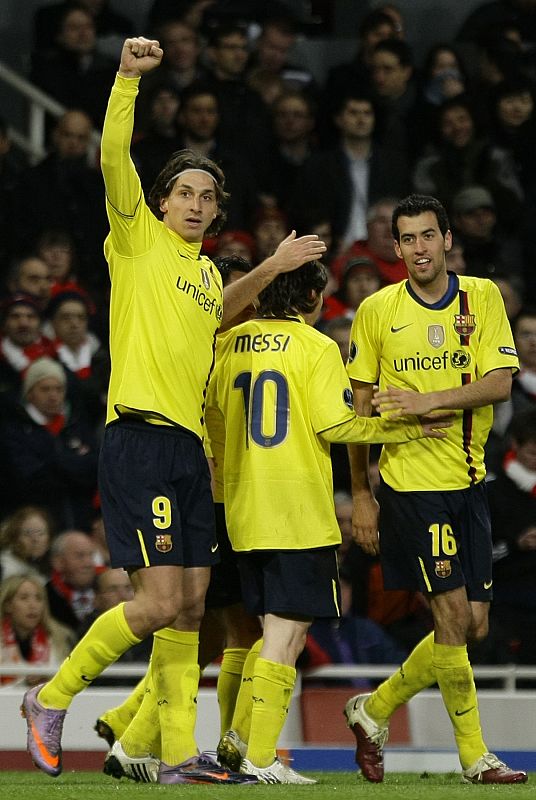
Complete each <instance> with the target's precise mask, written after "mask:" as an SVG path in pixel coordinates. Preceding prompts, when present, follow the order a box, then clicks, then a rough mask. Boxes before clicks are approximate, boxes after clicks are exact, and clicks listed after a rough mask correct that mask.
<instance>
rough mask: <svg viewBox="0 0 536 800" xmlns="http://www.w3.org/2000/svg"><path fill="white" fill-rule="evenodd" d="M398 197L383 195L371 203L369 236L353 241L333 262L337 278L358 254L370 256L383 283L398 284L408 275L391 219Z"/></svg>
mask: <svg viewBox="0 0 536 800" xmlns="http://www.w3.org/2000/svg"><path fill="white" fill-rule="evenodd" d="M397 204H398V200H396V199H395V198H393V197H382V198H380V199H379V200H378V201H377V202H375V203H372V205H371V206H370V207H369V210H368V214H367V237H366V239H362V240H359V241H357V242H354V243H353V245H352V246H351V247H350V248H349V249H348V250H346V252H344V253H343V254H342V255H340V256H339V257H338V258H337V259H335V261H334V262H333V264H332V270H333V274H334V275H335V277H336V278H337V279H338V280H340V279H341V278H342V275H343V273H344V270H345V267H346V264H347V263H348V261H349V260H350V259H351V258H355V257H356V256H368V257H369V258H371V259H372V260H373V261H374V263H375V264H376V267H377V268H378V271H379V273H380V275H381V280H382V286H387V285H388V284H390V283H398V282H399V281H403V280H405V279H406V278H407V277H408V271H407V269H406V265H405V264H404V261H403V259H401V258H398V256H397V254H396V253H395V248H394V245H393V232H392V228H391V218H392V216H393V211H394V209H395V206H396V205H397Z"/></svg>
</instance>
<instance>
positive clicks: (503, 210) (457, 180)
mask: <svg viewBox="0 0 536 800" xmlns="http://www.w3.org/2000/svg"><path fill="white" fill-rule="evenodd" d="M436 123H437V141H436V143H435V145H434V149H433V151H432V152H430V153H429V154H427V155H424V156H422V157H421V158H420V159H418V160H417V162H416V164H415V170H414V174H413V186H414V188H415V190H416V191H418V192H421V193H423V194H433V195H434V196H436V197H438V198H440V200H441V202H442V203H443V204H444V205H445V207H446V208H447V210H448V211H449V212H450V213H452V210H453V206H452V202H453V199H454V195H455V194H456V193H457V192H459V191H461V190H462V189H464V188H466V187H468V186H474V185H478V186H483V187H485V188H486V189H487V190H488V191H489V192H490V193H491V196H492V198H493V202H494V205H495V208H496V213H497V218H498V220H499V222H500V224H501V226H503V227H504V228H506V229H508V230H512V229H515V227H516V226H517V225H518V224H519V220H520V219H521V214H522V205H523V190H522V188H521V185H520V183H519V181H518V179H517V175H516V172H515V169H514V167H513V165H512V164H511V162H510V160H509V159H508V158H507V157H506V155H505V153H504V151H502V150H499V149H498V148H495V147H492V146H491V145H490V144H489V142H488V140H487V139H486V137H483V136H482V135H481V134H480V132H479V131H478V130H477V126H476V122H475V117H474V112H473V108H472V106H471V104H470V101H469V100H468V99H467V98H465V97H462V96H459V97H454V98H453V99H452V100H446V101H445V102H444V103H443V105H442V106H440V107H439V108H438V111H437V118H436Z"/></svg>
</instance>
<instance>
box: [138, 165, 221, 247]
mask: <svg viewBox="0 0 536 800" xmlns="http://www.w3.org/2000/svg"><path fill="white" fill-rule="evenodd" d="M186 169H203V170H205V171H206V172H208V173H209V174H210V175H212V177H213V178H214V183H215V185H216V203H217V206H218V212H217V214H216V217H215V219H214V220H213V221H212V222H211V224H210V225H209V227H208V228H207V230H206V232H205V233H206V235H207V236H213V235H214V234H216V233H218V231H219V230H220V228H221V227H222V225H223V223H224V222H225V219H226V217H227V215H226V213H225V209H224V203H225V201H226V200H227V199H228V198H229V194H228V192H226V191H225V189H224V185H225V175H224V174H223V171H222V170H221V169H220V167H219V166H218V165H217V164H216V162H215V161H212V159H211V158H207V157H206V156H202V155H198V154H197V153H194V152H193V151H192V150H177V151H176V152H175V153H173V155H172V156H171V157H170V158H169V160H168V161H167V163H166V164H165V166H164V168H163V169H162V170H161V171H160V173H159V174H158V175H157V177H156V180H155V182H154V184H153V187H152V189H151V191H150V192H149V196H148V198H147V203H148V205H149V208H150V209H151V211H152V212H153V214H155V216H157V217H158V219H162V217H163V214H162V211H161V210H160V203H161V202H162V200H165V199H166V197H169V195H170V192H171V190H172V188H173V185H174V183H175V180H176V176H177V175H178V174H179V173H181V172H184V170H186Z"/></svg>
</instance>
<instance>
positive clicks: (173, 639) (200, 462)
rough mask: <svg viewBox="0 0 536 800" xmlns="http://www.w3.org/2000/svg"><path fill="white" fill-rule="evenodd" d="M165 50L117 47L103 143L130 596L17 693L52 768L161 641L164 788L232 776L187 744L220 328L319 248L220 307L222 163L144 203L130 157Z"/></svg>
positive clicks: (284, 249) (111, 520)
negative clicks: (206, 425) (118, 668)
mask: <svg viewBox="0 0 536 800" xmlns="http://www.w3.org/2000/svg"><path fill="white" fill-rule="evenodd" d="M162 55H163V52H162V50H161V48H160V46H159V43H158V42H157V41H154V40H148V39H145V38H143V37H137V38H132V39H127V40H126V41H125V43H124V45H123V49H122V52H121V60H120V64H119V72H118V75H117V77H116V80H115V83H114V86H113V88H112V92H111V96H110V101H109V105H108V110H107V113H106V119H105V123H104V129H103V137H102V157H101V164H102V170H103V175H104V180H105V185H106V208H107V213H108V218H109V222H110V233H109V235H108V237H107V239H106V242H105V253H106V257H107V260H108V263H109V268H110V277H111V283H112V291H111V307H110V331H111V333H110V349H111V361H112V372H111V378H110V387H109V394H108V412H107V427H106V431H105V434H104V440H103V445H102V451H101V459H100V476H99V487H100V495H101V501H102V509H103V517H104V523H105V528H106V535H107V540H108V546H109V549H110V553H111V560H112V565H113V566H114V567H120V566H122V567H125V568H126V569H128V571H129V573H130V575H131V580H132V584H133V587H134V599H133V600H131V601H128V602H126V603H124V604H121V605H119V606H117V607H116V608H114V609H111V610H110V611H107V612H106V613H105V614H103V615H102V616H101V617H99V619H98V620H96V621H95V623H94V625H93V626H92V627H91V628H90V630H89V631H88V633H87V634H86V635H85V636H84V638H83V639H82V640H81V641H80V642H79V644H78V645H77V646H76V647H75V649H74V650H73V652H72V653H71V655H70V656H69V658H68V659H67V660H66V661H65V662H64V663H63V664H62V665H61V667H60V669H59V670H58V672H57V673H56V675H55V676H54V677H53V678H52V679H51V680H50V681H49V682H48V683H46V684H45V685H44V686H37V687H34V688H32V689H31V690H29V692H27V693H26V694H25V696H24V699H23V703H22V712H23V714H24V716H25V717H26V721H27V726H28V749H29V751H30V754H31V757H32V759H33V761H34V763H35V764H36V766H38V767H39V768H40V769H42V770H44V771H45V772H47V774H49V775H52V776H57V775H59V774H60V773H61V769H62V765H61V732H62V726H63V721H64V718H65V714H66V710H67V708H68V707H69V705H70V703H71V701H72V699H73V697H74V696H75V695H76V694H77V693H78V692H80V691H81V690H82V689H83V688H84V687H85V686H87V685H88V684H90V683H91V682H92V681H93V680H94V679H95V678H96V677H97V676H98V675H99V674H100V672H102V670H103V669H105V668H106V667H107V666H108V665H109V664H111V663H112V662H113V661H115V660H116V659H117V658H119V656H121V655H122V654H123V653H124V652H125V651H126V650H127V649H129V648H130V647H131V646H132V645H133V644H135V643H137V642H138V641H140V639H142V638H144V637H145V636H147V635H148V634H150V633H154V634H155V636H154V646H153V653H152V660H151V670H150V675H149V680H150V681H152V689H151V697H152V700H153V702H154V705H155V708H157V709H158V714H159V721H160V729H161V736H162V762H161V764H160V771H159V775H158V780H159V782H160V783H192V782H207V781H210V782H214V783H220V782H224V783H225V782H230V781H233V782H236V781H239V780H240V778H239V777H238V776H236V775H235V776H232V775H230V774H229V772H228V771H227V770H221V769H220V768H219V767H218V765H217V764H216V763H215V762H214V761H213V760H212V759H210V758H205V757H202V756H199V754H198V749H197V745H196V742H195V738H194V727H195V698H196V694H197V687H198V680H199V668H198V665H197V651H198V631H199V625H200V621H201V618H202V615H203V608H204V597H205V592H206V588H207V585H208V581H209V573H210V565H211V564H212V563H214V561H216V560H217V542H216V540H215V533H214V511H213V503H212V496H211V492H210V480H209V473H208V467H207V461H206V458H205V455H204V452H203V445H202V437H203V414H204V402H205V393H206V388H207V385H208V380H209V375H210V371H211V369H212V366H213V360H214V347H215V337H216V332H217V329H218V327H219V325H220V323H221V322H222V320H225V319H230V318H232V317H234V316H236V314H237V313H238V312H239V311H240V310H241V309H242V308H243V307H245V306H246V305H247V304H248V303H249V302H251V300H252V299H253V298H254V297H255V296H256V295H257V294H258V293H259V291H260V290H261V289H262V288H264V286H266V285H267V284H268V283H269V282H270V281H271V280H272V279H273V277H274V276H275V275H276V274H278V273H279V272H282V271H284V270H289V269H295V268H296V267H297V266H299V265H301V264H302V263H303V262H304V261H309V260H312V259H315V258H317V257H319V256H321V255H322V253H323V252H324V251H325V245H324V243H323V242H321V241H320V240H319V239H318V237H317V236H314V235H311V236H302V237H300V238H296V235H295V233H294V232H292V233H291V234H290V235H289V236H288V237H287V238H286V239H285V240H284V241H283V242H282V243H281V244H280V246H279V247H278V248H277V250H276V252H275V253H274V255H273V256H270V257H269V258H268V259H266V260H265V261H264V262H263V263H262V264H260V265H259V266H258V267H256V268H255V269H254V270H252V271H251V272H250V273H249V274H248V275H246V276H245V277H244V278H243V279H242V280H240V281H236V282H235V283H233V284H232V285H230V286H229V287H228V290H226V292H225V298H224V296H223V291H222V284H221V278H220V276H219V274H218V271H217V270H216V269H215V267H214V266H213V264H212V263H211V262H210V260H209V259H207V258H205V257H201V256H200V250H201V244H202V240H203V237H204V236H205V234H207V233H208V234H210V233H211V232H213V231H216V230H217V229H218V225H219V224H220V222H221V221H222V219H223V217H224V211H223V204H224V201H225V197H226V195H225V191H224V176H223V174H222V172H221V170H220V169H219V167H218V166H217V165H216V164H215V163H214V162H212V161H210V160H209V159H206V158H203V157H200V156H197V155H195V154H193V153H191V152H189V151H179V152H178V153H175V154H174V155H173V156H172V157H171V159H170V160H169V161H168V163H167V164H166V165H165V166H164V168H163V170H162V172H161V173H160V175H159V176H158V177H157V179H156V182H155V185H154V187H153V189H152V190H151V192H150V196H149V206H148V205H147V204H146V202H145V200H144V197H143V194H142V190H141V185H140V181H139V178H138V175H137V173H136V170H135V168H134V165H133V162H132V160H131V158H130V142H131V138H132V130H133V123H134V104H135V100H136V95H137V92H138V84H139V80H140V78H141V76H142V75H143V74H145V73H147V72H149V71H150V70H153V69H155V68H156V67H158V65H159V64H160V62H161V60H162ZM224 304H225V308H223V306H224ZM127 755H129V753H128V750H127Z"/></svg>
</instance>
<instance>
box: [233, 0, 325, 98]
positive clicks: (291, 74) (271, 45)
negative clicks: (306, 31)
mask: <svg viewBox="0 0 536 800" xmlns="http://www.w3.org/2000/svg"><path fill="white" fill-rule="evenodd" d="M296 36H297V25H296V22H295V20H294V19H293V18H292V16H291V15H290V14H286V15H285V16H273V17H270V16H268V17H266V18H265V19H264V20H263V22H262V27H261V32H260V34H259V36H258V37H257V39H256V40H255V43H254V47H253V51H252V53H251V55H250V58H249V62H248V66H247V82H248V83H249V85H250V86H251V85H252V83H251V81H252V80H253V81H254V79H255V75H257V74H261V75H263V76H265V77H267V76H271V77H273V78H275V79H277V80H279V81H281V83H282V88H283V91H285V90H289V89H293V90H296V91H304V90H305V91H307V92H309V93H311V94H315V93H316V88H317V87H316V85H315V81H314V78H313V76H312V74H311V72H309V70H307V69H305V68H304V67H302V66H298V65H297V64H293V63H292V61H291V60H290V59H291V56H292V49H293V47H294V45H295V44H296Z"/></svg>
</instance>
